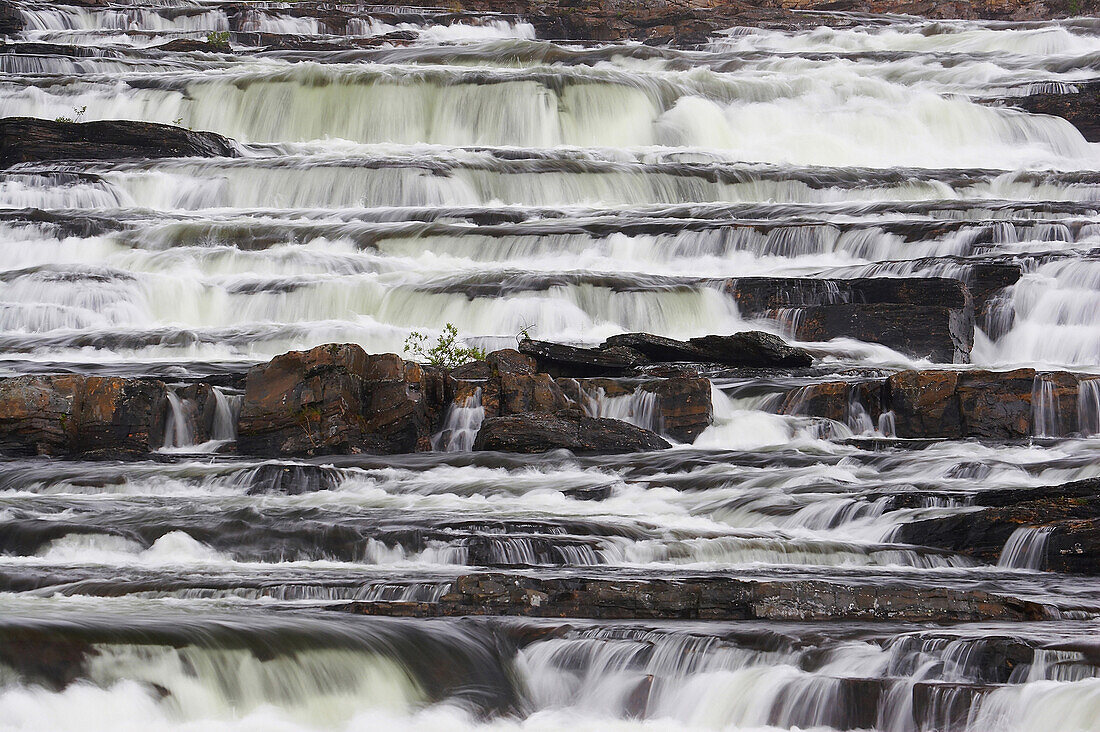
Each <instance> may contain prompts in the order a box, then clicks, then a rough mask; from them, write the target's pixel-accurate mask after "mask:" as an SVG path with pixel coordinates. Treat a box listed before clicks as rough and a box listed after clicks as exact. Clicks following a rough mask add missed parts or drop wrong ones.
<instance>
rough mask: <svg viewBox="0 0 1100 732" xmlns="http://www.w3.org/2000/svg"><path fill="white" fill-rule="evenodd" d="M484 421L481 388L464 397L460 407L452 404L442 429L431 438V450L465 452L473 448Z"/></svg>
mask: <svg viewBox="0 0 1100 732" xmlns="http://www.w3.org/2000/svg"><path fill="white" fill-rule="evenodd" d="M484 419H485V406H484V405H483V404H482V402H481V387H480V386H479V387H477V388H476V389H475V390H474V393H473V394H471V395H469V396H468V397H466V398H465V399H464V400H463V402H462V404H461V405H458V404H452V405H451V406H450V407H449V408H448V409H447V415H446V416H445V417H444V419H443V429H442V430H440V431H439V432H438V433H436V434H435V435H433V436H432V449H433V450H443V451H445V452H467V451H469V450H471V449H472V448H473V446H474V438H476V437H477V431H478V430H479V429H481V423H482V421H483V420H484Z"/></svg>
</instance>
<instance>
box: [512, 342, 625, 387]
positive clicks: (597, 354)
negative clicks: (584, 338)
mask: <svg viewBox="0 0 1100 732" xmlns="http://www.w3.org/2000/svg"><path fill="white" fill-rule="evenodd" d="M519 351H520V353H522V354H526V355H527V356H530V357H532V358H534V359H535V361H536V363H537V364H538V370H539V371H542V372H545V373H548V374H550V375H551V376H553V377H555V378H560V377H563V376H564V377H584V376H622V375H624V374H627V373H629V372H630V371H632V370H633V369H634V368H635V367H636V366H640V365H642V364H644V363H646V359H645V357H644V356H642V355H641V354H640V353H637V352H636V351H633V350H631V349H629V348H623V347H621V346H614V347H610V348H581V347H578V346H567V345H565V344H563V343H550V342H549V341H536V340H531V339H529V338H525V339H524V340H522V341H520V343H519Z"/></svg>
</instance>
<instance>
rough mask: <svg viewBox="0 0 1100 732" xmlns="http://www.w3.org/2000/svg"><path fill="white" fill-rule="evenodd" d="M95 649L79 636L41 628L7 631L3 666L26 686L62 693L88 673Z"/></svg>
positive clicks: (1, 636)
mask: <svg viewBox="0 0 1100 732" xmlns="http://www.w3.org/2000/svg"><path fill="white" fill-rule="evenodd" d="M96 655H98V651H97V650H96V649H95V647H94V646H93V645H92V644H91V643H89V642H87V641H86V640H84V639H82V638H80V637H78V636H77V635H76V634H70V633H65V632H62V633H57V632H51V631H50V630H46V629H38V628H19V627H13V628H6V629H4V630H3V631H2V632H0V664H3V665H4V666H6V667H8V668H10V669H12V670H14V671H15V673H16V674H18V675H19V676H20V677H22V678H23V680H24V682H29V683H31V684H39V685H41V686H44V687H45V688H47V689H50V690H51V691H61V690H62V689H64V688H65V687H66V686H68V685H69V684H71V683H72V682H73V681H76V680H77V679H79V678H82V677H84V676H85V674H86V673H87V662H88V659H89V658H90V657H93V656H96Z"/></svg>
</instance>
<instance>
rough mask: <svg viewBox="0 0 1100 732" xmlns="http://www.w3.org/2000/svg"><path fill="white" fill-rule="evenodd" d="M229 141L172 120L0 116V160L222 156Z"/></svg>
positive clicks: (5, 164) (229, 150) (2, 163)
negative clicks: (164, 122) (173, 122)
mask: <svg viewBox="0 0 1100 732" xmlns="http://www.w3.org/2000/svg"><path fill="white" fill-rule="evenodd" d="M235 154H236V153H235V151H234V149H233V145H232V143H231V142H230V141H229V140H227V139H226V138H224V137H222V136H220V135H215V134H213V133H211V132H192V131H191V130H185V129H183V128H182V127H173V126H172V125H161V124H152V123H150V122H133V121H128V120H104V121H97V122H64V121H53V120H46V119H34V118H30V117H7V118H4V119H0V166H3V167H10V166H12V165H15V164H17V163H28V162H38V161H43V160H119V159H123V158H140V159H143V160H147V159H150V158H177V157H227V156H233V155H235Z"/></svg>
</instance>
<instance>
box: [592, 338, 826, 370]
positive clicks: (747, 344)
mask: <svg viewBox="0 0 1100 732" xmlns="http://www.w3.org/2000/svg"><path fill="white" fill-rule="evenodd" d="M603 348H605V349H607V348H628V349H630V350H631V351H633V352H636V353H640V354H642V355H643V356H644V357H645V358H646V359H648V360H649V361H654V362H696V363H717V364H722V365H723V366H733V367H775V368H784V367H799V366H809V365H810V364H811V363H813V357H812V356H811V355H810V354H809V352H808V351H806V350H805V349H802V348H795V347H794V346H790V345H788V344H787V343H786V342H785V341H784V340H783V339H782V338H780V337H779V336H775V335H771V334H770V333H764V332H761V331H746V332H744V333H734V334H733V335H727V336H720V335H710V336H703V337H702V338H692V339H691V340H690V341H686V342H685V341H678V340H675V339H673V338H665V337H663V336H655V335H652V334H650V333H624V334H622V335H617V336H612V337H611V338H608V339H607V340H606V341H604V343H603Z"/></svg>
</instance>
